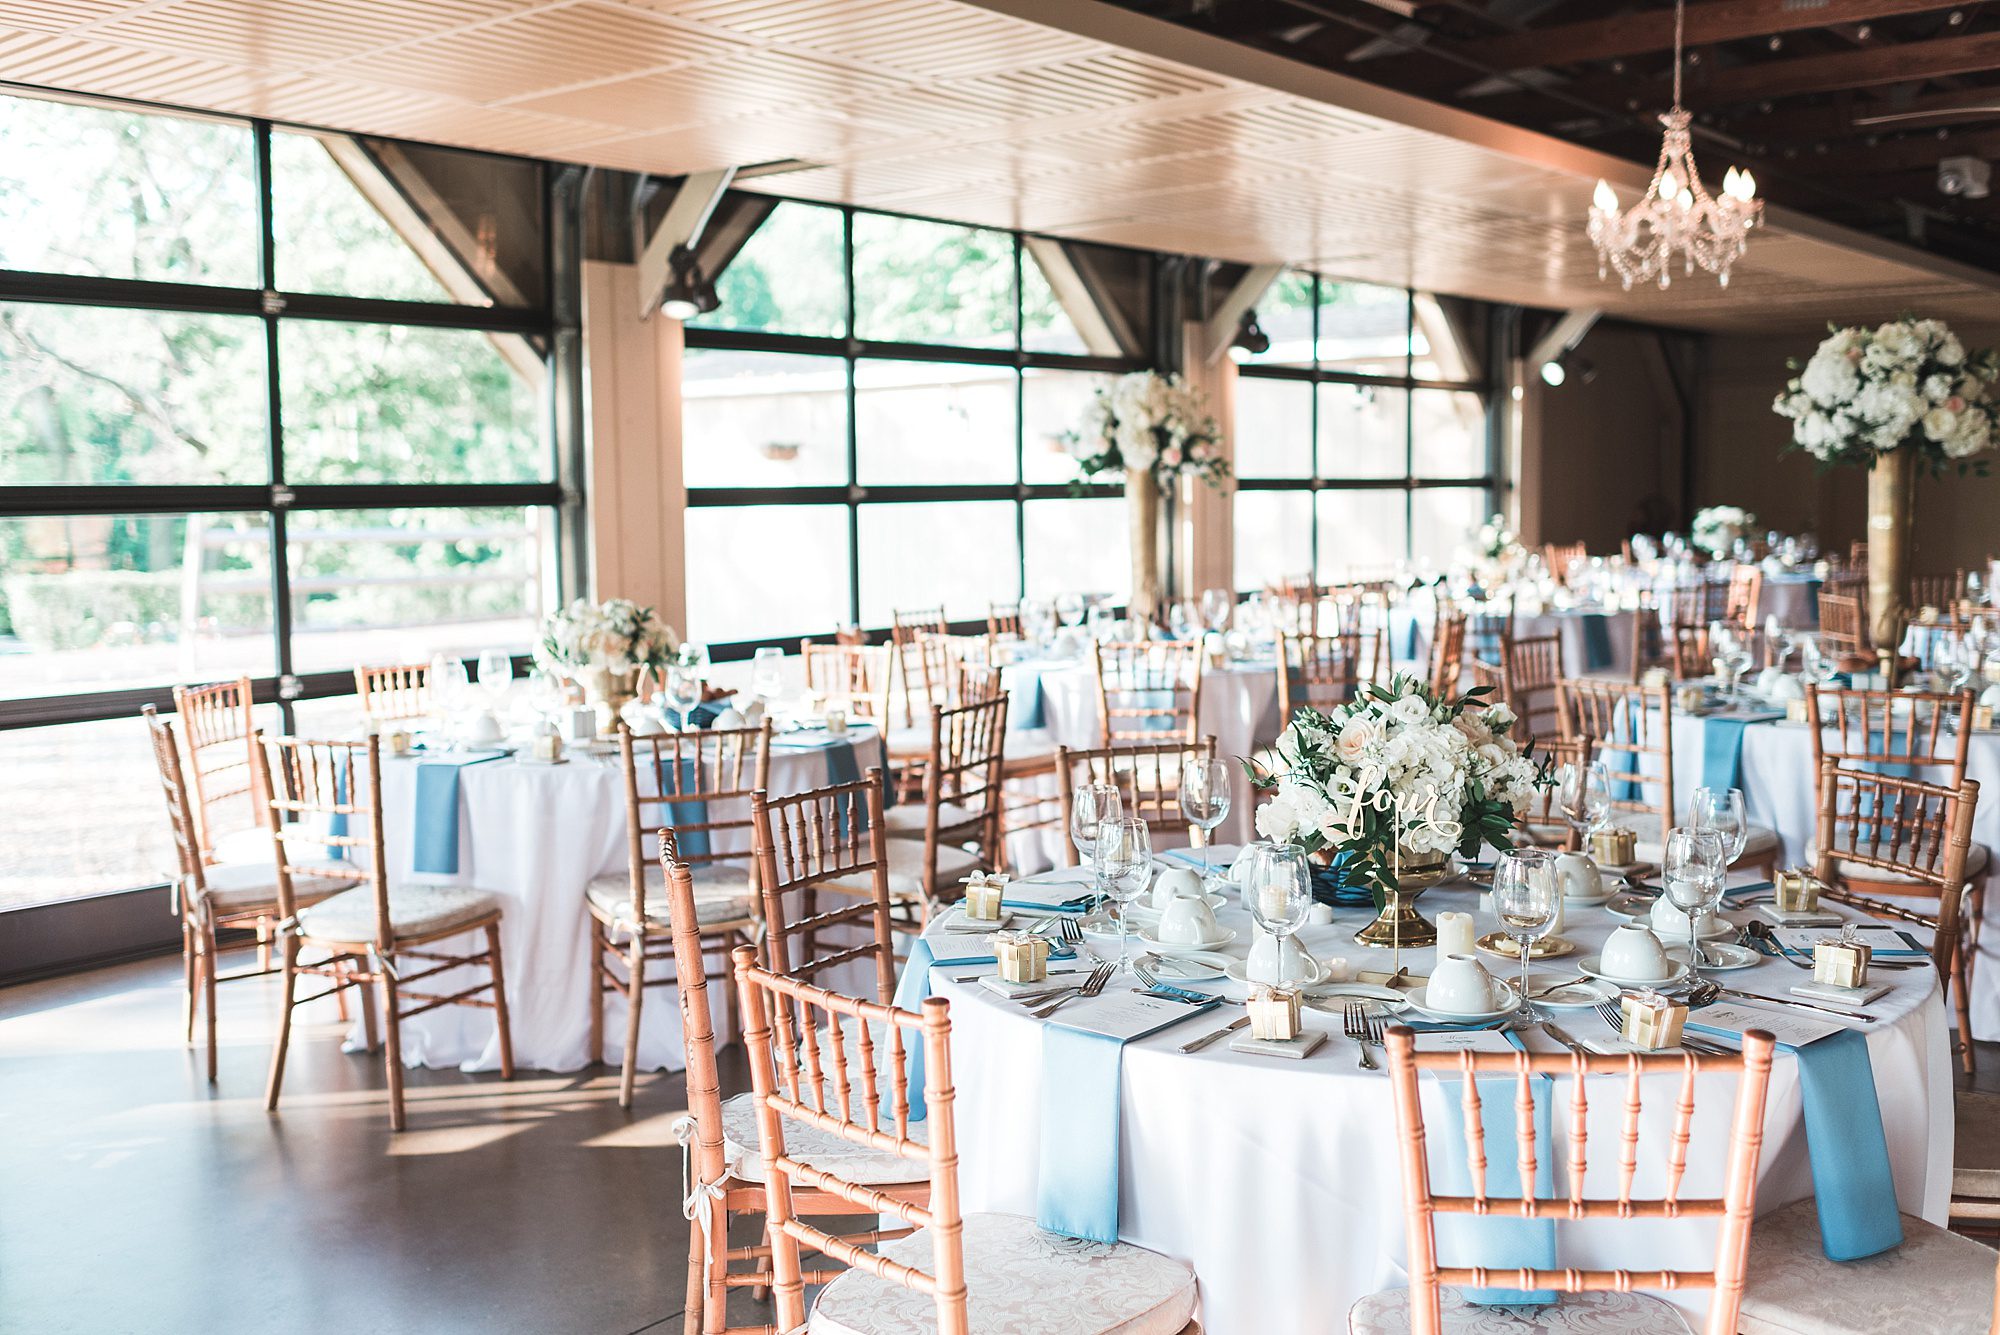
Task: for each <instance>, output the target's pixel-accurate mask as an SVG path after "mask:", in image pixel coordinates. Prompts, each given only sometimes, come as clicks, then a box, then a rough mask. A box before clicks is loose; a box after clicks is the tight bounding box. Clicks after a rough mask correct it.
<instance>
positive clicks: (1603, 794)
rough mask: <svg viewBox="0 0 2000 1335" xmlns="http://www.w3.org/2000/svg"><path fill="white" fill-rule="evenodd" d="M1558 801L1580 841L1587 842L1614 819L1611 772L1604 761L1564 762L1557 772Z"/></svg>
mask: <svg viewBox="0 0 2000 1335" xmlns="http://www.w3.org/2000/svg"><path fill="white" fill-rule="evenodd" d="M1556 803H1557V805H1559V806H1560V807H1561V808H1562V813H1563V818H1564V819H1565V820H1567V821H1568V822H1569V823H1570V826H1571V827H1572V828H1573V829H1575V831H1576V835H1577V841H1578V842H1579V843H1582V842H1585V841H1586V840H1587V839H1588V838H1589V835H1590V832H1591V831H1592V830H1596V829H1601V828H1602V827H1603V825H1604V823H1605V822H1606V821H1607V820H1609V819H1610V818H1611V772H1610V771H1609V770H1608V769H1606V768H1605V767H1604V762H1603V761H1601V760H1593V761H1590V762H1589V763H1588V764H1574V763H1572V764H1568V765H1564V766H1563V767H1562V769H1561V770H1560V771H1559V772H1558V773H1557V775H1556Z"/></svg>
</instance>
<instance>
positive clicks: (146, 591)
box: [5, 570, 271, 650]
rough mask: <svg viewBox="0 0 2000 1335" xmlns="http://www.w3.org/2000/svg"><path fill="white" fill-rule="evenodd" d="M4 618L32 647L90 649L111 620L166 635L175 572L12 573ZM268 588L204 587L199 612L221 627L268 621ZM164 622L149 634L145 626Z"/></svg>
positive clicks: (171, 626)
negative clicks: (216, 590)
mask: <svg viewBox="0 0 2000 1335" xmlns="http://www.w3.org/2000/svg"><path fill="white" fill-rule="evenodd" d="M5 589H6V594H7V617H8V620H9V621H11V622H12V623H13V627H14V633H15V634H16V635H18V636H20V637H21V640H22V642H23V643H25V644H26V645H27V646H28V648H29V649H31V650H56V649H88V648H91V647H92V646H93V645H96V644H99V643H102V642H103V640H104V638H105V636H106V635H107V634H108V633H109V632H110V630H111V628H112V627H113V626H117V625H120V624H122V623H130V624H132V625H134V626H136V627H137V628H138V631H139V636H138V641H137V642H138V643H142V644H144V643H155V642H170V641H172V640H173V639H174V638H175V635H176V633H177V631H178V629H179V626H180V619H181V576H180V572H179V571H175V570H166V571H159V572H157V573H148V572H145V571H137V570H72V571H68V572H66V573H64V574H60V575H10V576H8V578H7V579H6V581H5ZM270 607H271V598H270V595H269V594H266V593H224V594H207V595H204V596H203V598H202V600H201V614H202V615H203V616H205V617H213V618H215V620H216V622H217V624H218V625H219V626H220V627H221V628H222V629H224V630H241V629H243V628H245V627H254V626H266V625H269V624H270V620H271V614H270ZM154 625H159V626H162V627H164V628H165V629H164V631H163V632H161V633H152V632H150V631H149V630H148V627H150V626H154Z"/></svg>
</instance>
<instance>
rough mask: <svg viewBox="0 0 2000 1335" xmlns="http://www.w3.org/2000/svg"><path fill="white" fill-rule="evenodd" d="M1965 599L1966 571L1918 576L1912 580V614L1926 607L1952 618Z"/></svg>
mask: <svg viewBox="0 0 2000 1335" xmlns="http://www.w3.org/2000/svg"><path fill="white" fill-rule="evenodd" d="M1964 599H1965V571H1963V570H1958V571H1954V572H1952V573H1951V574H1949V575H1917V576H1914V577H1912V578H1911V580H1910V601H1909V608H1910V611H1911V613H1912V614H1914V613H1916V612H1918V611H1921V610H1922V609H1923V608H1926V607H1935V608H1936V609H1937V610H1938V611H1939V613H1941V614H1943V615H1945V616H1950V615H1951V614H1952V613H1953V612H1955V611H1956V610H1957V608H1958V605H1959V603H1961V602H1962V601H1964Z"/></svg>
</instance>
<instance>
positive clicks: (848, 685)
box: [799, 640, 895, 729]
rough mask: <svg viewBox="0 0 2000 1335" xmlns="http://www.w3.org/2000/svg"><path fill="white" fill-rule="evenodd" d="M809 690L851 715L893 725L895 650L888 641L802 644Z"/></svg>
mask: <svg viewBox="0 0 2000 1335" xmlns="http://www.w3.org/2000/svg"><path fill="white" fill-rule="evenodd" d="M799 658H800V661H801V662H802V664H803V666H804V668H805V683H806V690H807V691H809V692H811V693H812V694H813V695H815V696H818V697H820V698H821V699H823V700H824V701H825V702H826V707H827V708H828V709H838V710H841V711H843V712H844V713H845V714H846V715H847V716H848V718H850V719H859V720H865V721H866V722H869V723H872V724H874V725H875V726H876V727H879V728H884V729H886V728H888V726H889V693H890V688H891V685H892V684H893V680H894V679H893V676H892V673H893V671H894V668H895V650H894V649H893V648H892V647H891V646H889V645H886V644H820V643H816V642H815V641H812V640H806V641H804V642H802V643H801V644H800V645H799Z"/></svg>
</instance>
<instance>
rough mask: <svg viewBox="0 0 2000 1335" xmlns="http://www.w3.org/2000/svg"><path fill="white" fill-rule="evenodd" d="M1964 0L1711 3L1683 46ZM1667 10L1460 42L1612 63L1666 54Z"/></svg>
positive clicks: (1520, 59)
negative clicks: (1664, 52) (1621, 59)
mask: <svg viewBox="0 0 2000 1335" xmlns="http://www.w3.org/2000/svg"><path fill="white" fill-rule="evenodd" d="M1964 4H1965V0H1951V2H1947V3H1940V0H1824V3H1821V4H1818V5H1814V4H1810V3H1805V4H1802V3H1800V0H1711V2H1710V3H1707V4H1693V5H1689V6H1688V10H1687V36H1686V41H1687V44H1688V45H1689V46H1701V45H1705V44H1709V43H1714V42H1733V41H1737V40H1740V39H1742V38H1746V37H1766V36H1770V35H1771V34H1774V33H1783V32H1798V31H1801V30H1803V29H1808V28H1827V27H1832V26H1833V25H1835V24H1840V23H1867V22H1872V21H1874V20H1877V19H1885V18H1897V17H1900V16H1902V15H1906V14H1922V13H1928V12H1932V11H1936V10H1941V9H1954V8H1962V7H1963V6H1964ZM1673 44H1674V12H1673V9H1672V8H1671V7H1668V8H1665V9H1652V10H1646V11H1644V12H1641V13H1636V14H1633V13H1627V14H1614V15H1610V16H1607V17H1605V18H1599V19H1588V20H1586V21H1584V22H1581V23H1566V24H1561V25H1557V26H1553V27H1548V28H1540V29H1530V30H1528V31H1525V32H1518V33H1509V34H1507V35H1506V36H1504V37H1495V38H1493V39H1491V40H1489V41H1483V42H1472V43H1466V44H1464V45H1462V46H1461V47H1460V48H1459V50H1460V51H1462V52H1463V53H1464V54H1465V55H1468V56H1470V57H1472V58H1473V59H1475V60H1478V61H1480V62H1481V63H1483V64H1487V65H1491V66H1493V67H1494V68H1496V69H1522V68H1525V67H1527V66H1530V65H1543V66H1546V65H1573V64H1576V63H1578V62H1581V61H1587V60H1613V59H1616V58H1618V57H1620V56H1636V55H1643V54H1645V53H1646V52H1649V51H1667V50H1671V49H1672V47H1673Z"/></svg>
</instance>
